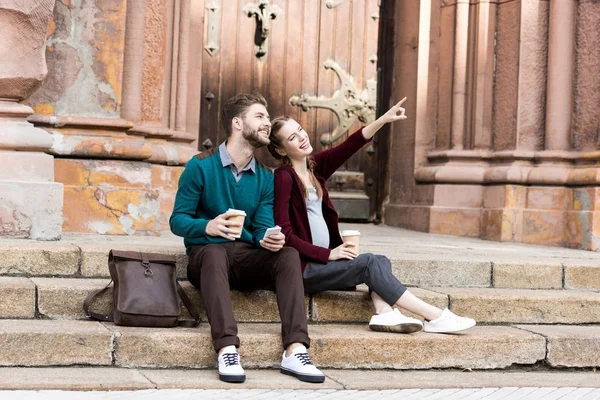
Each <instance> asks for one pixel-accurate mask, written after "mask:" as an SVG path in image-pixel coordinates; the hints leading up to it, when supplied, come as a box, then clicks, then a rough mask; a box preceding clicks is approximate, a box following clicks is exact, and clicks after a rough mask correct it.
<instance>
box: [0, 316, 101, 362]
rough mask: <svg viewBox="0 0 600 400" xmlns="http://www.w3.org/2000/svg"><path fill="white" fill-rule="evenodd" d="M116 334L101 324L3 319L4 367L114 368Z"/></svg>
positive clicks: (0, 344) (0, 331)
mask: <svg viewBox="0 0 600 400" xmlns="http://www.w3.org/2000/svg"><path fill="white" fill-rule="evenodd" d="M111 348H112V334H111V332H110V331H109V330H107V329H106V328H105V327H103V326H102V325H101V324H100V323H99V322H91V321H45V320H3V321H2V323H0V349H2V351H0V366H46V365H47V366H51V365H78V364H81V365H86V364H87V365H110V364H111Z"/></svg>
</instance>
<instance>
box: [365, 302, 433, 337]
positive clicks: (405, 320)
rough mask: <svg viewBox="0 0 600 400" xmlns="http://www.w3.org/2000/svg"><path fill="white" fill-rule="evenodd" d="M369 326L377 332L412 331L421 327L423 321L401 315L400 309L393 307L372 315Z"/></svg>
mask: <svg viewBox="0 0 600 400" xmlns="http://www.w3.org/2000/svg"><path fill="white" fill-rule="evenodd" d="M369 328H370V329H371V330H372V331H378V332H398V333H413V332H418V331H420V330H421V329H423V323H422V322H421V321H419V320H418V319H416V318H410V317H407V316H406V315H403V314H402V313H401V312H400V310H398V309H397V308H394V310H392V311H388V312H385V313H382V314H375V315H373V316H372V317H371V321H370V322H369Z"/></svg>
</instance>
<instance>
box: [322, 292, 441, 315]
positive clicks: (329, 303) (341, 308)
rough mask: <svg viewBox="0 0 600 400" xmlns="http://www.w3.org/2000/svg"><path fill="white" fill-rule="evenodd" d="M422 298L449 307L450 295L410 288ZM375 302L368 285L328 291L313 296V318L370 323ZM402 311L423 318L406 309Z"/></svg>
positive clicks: (439, 305)
mask: <svg viewBox="0 0 600 400" xmlns="http://www.w3.org/2000/svg"><path fill="white" fill-rule="evenodd" d="M409 290H410V292H412V293H413V294H414V295H415V296H417V297H419V298H420V299H421V300H423V301H425V302H427V303H430V304H433V305H435V306H437V307H439V308H441V309H444V308H445V307H448V296H446V295H442V294H439V293H435V292H431V291H428V290H423V289H419V288H409ZM373 310H374V309H373V302H372V300H371V296H370V295H369V293H368V288H367V286H366V285H360V286H358V289H357V290H356V291H333V290H331V291H327V292H323V293H319V294H316V295H314V296H312V319H313V320H314V321H317V322H360V323H368V322H369V320H370V319H371V316H372V315H373V312H374V311H373ZM402 313H403V314H405V315H408V316H411V317H414V318H419V319H423V318H422V317H421V316H419V315H415V314H413V313H411V312H408V311H406V310H402Z"/></svg>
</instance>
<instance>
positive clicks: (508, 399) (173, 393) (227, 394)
mask: <svg viewBox="0 0 600 400" xmlns="http://www.w3.org/2000/svg"><path fill="white" fill-rule="evenodd" d="M0 398H2V399H3V400H41V399H44V400H99V399H118V400H129V399H131V400H134V399H135V400H162V399H169V400H184V399H185V400H188V399H219V400H226V399H235V400H247V399H248V400H249V399H253V400H259V399H260V400H267V399H306V400H312V399H315V398H318V399H319V400H334V399H357V400H359V399H360V400H365V399H382V400H383V399H402V400H412V399H427V400H434V399H444V400H458V399H463V400H467V399H468V400H474V399H488V400H497V399H505V400H517V399H526V400H534V399H544V400H558V399H563V400H576V399H579V400H593V399H600V389H594V388H572V387H567V388H557V387H547V388H537V387H528V388H518V387H502V388H484V389H405V390H335V389H323V390H319V389H316V390H302V389H298V390H291V389H290V390H268V389H221V390H219V389H217V390H210V389H200V390H180V389H173V390H142V391H136V392H66V391H38V392H31V391H22V390H19V391H14V392H6V391H0Z"/></svg>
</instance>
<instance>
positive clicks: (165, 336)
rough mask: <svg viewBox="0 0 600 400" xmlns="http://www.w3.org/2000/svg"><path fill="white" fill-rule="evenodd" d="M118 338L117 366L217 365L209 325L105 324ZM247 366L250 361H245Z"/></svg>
mask: <svg viewBox="0 0 600 400" xmlns="http://www.w3.org/2000/svg"><path fill="white" fill-rule="evenodd" d="M104 325H105V326H106V327H107V328H108V329H110V330H111V331H112V332H113V333H114V334H115V337H116V345H115V365H117V366H120V367H145V368H169V367H186V368H206V367H213V368H214V367H215V365H216V356H215V352H214V350H213V347H212V342H211V338H210V330H209V328H208V324H206V323H203V324H200V326H199V327H198V328H162V329H160V328H156V329H155V328H133V327H124V326H116V325H114V324H110V323H105V324H104ZM244 366H247V363H244Z"/></svg>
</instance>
